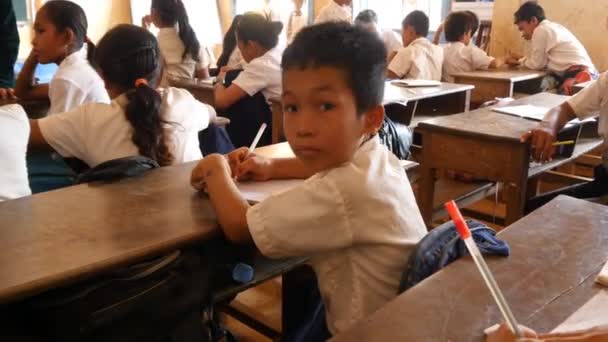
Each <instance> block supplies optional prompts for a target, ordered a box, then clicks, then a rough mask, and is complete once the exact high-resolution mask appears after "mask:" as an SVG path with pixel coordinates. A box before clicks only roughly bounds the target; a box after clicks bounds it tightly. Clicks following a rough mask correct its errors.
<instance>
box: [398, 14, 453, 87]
mask: <svg viewBox="0 0 608 342" xmlns="http://www.w3.org/2000/svg"><path fill="white" fill-rule="evenodd" d="M402 28H403V31H402V33H401V34H402V38H403V46H404V47H403V48H401V49H400V50H399V52H397V55H395V57H394V58H393V59H392V61H391V63H390V64H389V66H388V72H387V75H388V78H407V79H424V80H434V81H440V80H441V69H442V67H443V49H442V48H440V47H439V46H437V45H434V44H432V43H431V42H430V41H429V40H428V39H426V36H428V34H429V18H428V17H427V16H426V14H424V12H422V11H413V12H411V13H410V14H408V15H407V16H406V17H405V19H403V23H402Z"/></svg>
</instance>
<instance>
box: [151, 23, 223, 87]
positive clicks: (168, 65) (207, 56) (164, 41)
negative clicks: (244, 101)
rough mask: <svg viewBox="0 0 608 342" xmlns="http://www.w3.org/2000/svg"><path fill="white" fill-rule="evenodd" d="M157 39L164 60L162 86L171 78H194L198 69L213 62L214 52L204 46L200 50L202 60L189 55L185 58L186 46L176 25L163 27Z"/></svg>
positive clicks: (207, 66) (206, 66)
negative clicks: (196, 59)
mask: <svg viewBox="0 0 608 342" xmlns="http://www.w3.org/2000/svg"><path fill="white" fill-rule="evenodd" d="M157 39H158V47H159V48H160V53H161V55H162V58H163V62H164V65H163V67H164V69H163V78H162V80H161V83H160V84H161V87H166V86H167V85H168V84H169V79H180V78H182V79H183V78H186V79H193V78H194V76H195V72H196V71H197V70H201V69H204V68H209V67H210V66H211V64H212V63H213V59H214V58H213V56H212V53H211V52H210V51H209V50H208V49H207V48H205V47H204V46H201V48H200V50H199V59H200V62H196V61H195V60H194V59H192V57H191V56H189V55H187V56H186V58H184V51H185V50H186V47H185V46H184V43H183V42H182V40H181V38H180V37H179V31H178V29H177V28H176V27H167V28H161V29H160V30H159V31H158V35H157Z"/></svg>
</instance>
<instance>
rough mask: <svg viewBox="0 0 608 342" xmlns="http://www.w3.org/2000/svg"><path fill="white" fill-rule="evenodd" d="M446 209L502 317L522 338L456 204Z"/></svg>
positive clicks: (448, 205)
mask: <svg viewBox="0 0 608 342" xmlns="http://www.w3.org/2000/svg"><path fill="white" fill-rule="evenodd" d="M445 208H446V209H447V211H448V213H449V214H450V217H451V218H452V221H454V224H455V225H456V230H457V231H458V234H460V237H461V238H462V240H463V241H464V244H465V245H466V246H467V249H468V250H469V253H470V254H471V257H473V261H475V265H477V269H479V272H480V273H481V276H482V277H483V280H484V281H485V282H486V285H487V286H488V289H489V290H490V293H492V297H494V301H496V304H497V305H498V308H499V309H500V312H502V316H503V317H504V319H505V322H507V325H508V326H509V329H510V330H511V331H512V332H513V334H514V335H515V337H517V338H519V337H522V334H521V331H520V330H519V325H517V321H516V320H515V316H513V313H512V312H511V309H510V308H509V304H507V301H506V300H505V297H504V296H503V295H502V292H501V291H500V288H499V287H498V284H497V283H496V280H495V279H494V276H493V275H492V272H491V271H490V269H489V268H488V265H487V264H486V261H485V260H484V258H483V256H482V255H481V252H480V251H479V248H477V244H475V241H474V240H473V237H471V231H470V230H469V227H468V226H467V224H466V222H465V221H464V218H463V217H462V214H461V213H460V210H458V207H457V206H456V203H455V202H454V201H450V202H448V203H446V204H445Z"/></svg>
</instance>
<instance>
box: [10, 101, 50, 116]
mask: <svg viewBox="0 0 608 342" xmlns="http://www.w3.org/2000/svg"><path fill="white" fill-rule="evenodd" d="M14 103H17V104H20V105H21V106H22V107H23V109H24V110H25V113H26V114H27V116H28V118H30V119H40V118H43V117H45V116H46V114H47V112H48V110H49V107H50V106H51V103H50V102H49V100H48V99H47V100H19V99H16V100H15V99H10V100H0V106H5V105H9V104H14Z"/></svg>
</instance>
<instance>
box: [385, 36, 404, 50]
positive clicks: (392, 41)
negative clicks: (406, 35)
mask: <svg viewBox="0 0 608 342" xmlns="http://www.w3.org/2000/svg"><path fill="white" fill-rule="evenodd" d="M386 35H387V41H386V48H387V50H388V51H387V53H388V54H389V55H390V54H391V52H394V51H399V49H401V48H402V47H403V42H401V40H400V39H399V36H398V35H397V33H395V32H393V31H392V30H390V31H388V33H386Z"/></svg>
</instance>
